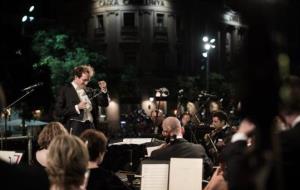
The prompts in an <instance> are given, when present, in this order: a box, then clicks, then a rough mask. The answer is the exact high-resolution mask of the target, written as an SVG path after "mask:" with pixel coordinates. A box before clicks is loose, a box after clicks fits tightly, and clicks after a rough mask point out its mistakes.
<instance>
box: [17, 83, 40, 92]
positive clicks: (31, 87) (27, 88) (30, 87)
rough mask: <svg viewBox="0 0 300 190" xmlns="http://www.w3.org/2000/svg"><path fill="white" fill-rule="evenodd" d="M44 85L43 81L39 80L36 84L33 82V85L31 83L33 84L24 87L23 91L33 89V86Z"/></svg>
mask: <svg viewBox="0 0 300 190" xmlns="http://www.w3.org/2000/svg"><path fill="white" fill-rule="evenodd" d="M43 85H44V83H43V82H38V83H36V84H33V85H31V86H28V87H26V88H24V89H23V90H22V91H27V90H31V89H33V88H37V87H39V86H43Z"/></svg>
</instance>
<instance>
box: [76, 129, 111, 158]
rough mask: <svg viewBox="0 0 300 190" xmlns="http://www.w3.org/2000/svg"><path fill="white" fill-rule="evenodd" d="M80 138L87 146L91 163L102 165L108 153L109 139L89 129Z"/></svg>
mask: <svg viewBox="0 0 300 190" xmlns="http://www.w3.org/2000/svg"><path fill="white" fill-rule="evenodd" d="M80 138H81V139H82V140H83V141H84V142H85V143H86V144H87V148H88V151H89V157H90V161H92V162H97V163H98V164H100V163H101V162H102V160H103V157H104V155H105V152H106V146H107V138H106V137H105V135H104V134H103V133H102V132H100V131H97V130H95V129H87V130H85V131H84V132H83V133H82V134H81V135H80Z"/></svg>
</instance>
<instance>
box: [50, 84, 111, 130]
mask: <svg viewBox="0 0 300 190" xmlns="http://www.w3.org/2000/svg"><path fill="white" fill-rule="evenodd" d="M85 91H86V94H87V96H88V97H89V98H90V100H91V103H92V107H93V109H92V116H93V120H94V124H95V126H98V125H99V123H100V122H99V119H98V118H99V110H98V106H102V107H107V106H108V96H107V93H100V94H99V95H98V96H96V97H95V98H93V99H91V98H92V97H94V96H95V95H96V93H97V92H96V91H95V90H93V89H91V88H87V89H86V90H85ZM79 102H80V99H79V97H78V95H77V92H76V90H75V88H74V87H73V85H72V84H71V83H69V84H67V85H66V86H63V87H62V88H61V89H60V90H59V94H58V96H57V98H56V103H55V108H54V118H55V120H57V121H60V122H61V123H63V124H64V125H65V126H66V127H67V129H70V125H71V123H72V125H74V123H73V122H72V120H71V119H75V120H82V119H83V114H84V111H83V110H80V114H78V113H77V112H76V109H75V105H76V104H79Z"/></svg>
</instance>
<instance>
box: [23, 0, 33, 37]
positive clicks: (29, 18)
mask: <svg viewBox="0 0 300 190" xmlns="http://www.w3.org/2000/svg"><path fill="white" fill-rule="evenodd" d="M33 11H34V5H31V6H30V7H29V9H28V13H27V14H26V15H24V16H23V17H22V35H24V34H25V23H26V22H32V21H33V20H34V16H33V15H32V14H33V13H32V12H33Z"/></svg>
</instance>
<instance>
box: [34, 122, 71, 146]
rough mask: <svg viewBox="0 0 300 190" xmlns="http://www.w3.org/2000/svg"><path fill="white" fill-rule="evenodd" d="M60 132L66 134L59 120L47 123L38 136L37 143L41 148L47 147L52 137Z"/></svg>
mask: <svg viewBox="0 0 300 190" xmlns="http://www.w3.org/2000/svg"><path fill="white" fill-rule="evenodd" d="M61 134H68V131H67V130H66V129H65V127H64V126H63V125H62V124H61V123H60V122H50V123H48V124H47V125H46V126H45V127H44V128H43V129H42V131H41V132H40V134H39V136H38V145H39V147H40V148H41V149H47V148H48V146H49V144H50V142H51V141H52V139H53V138H54V137H56V136H57V135H61Z"/></svg>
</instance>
